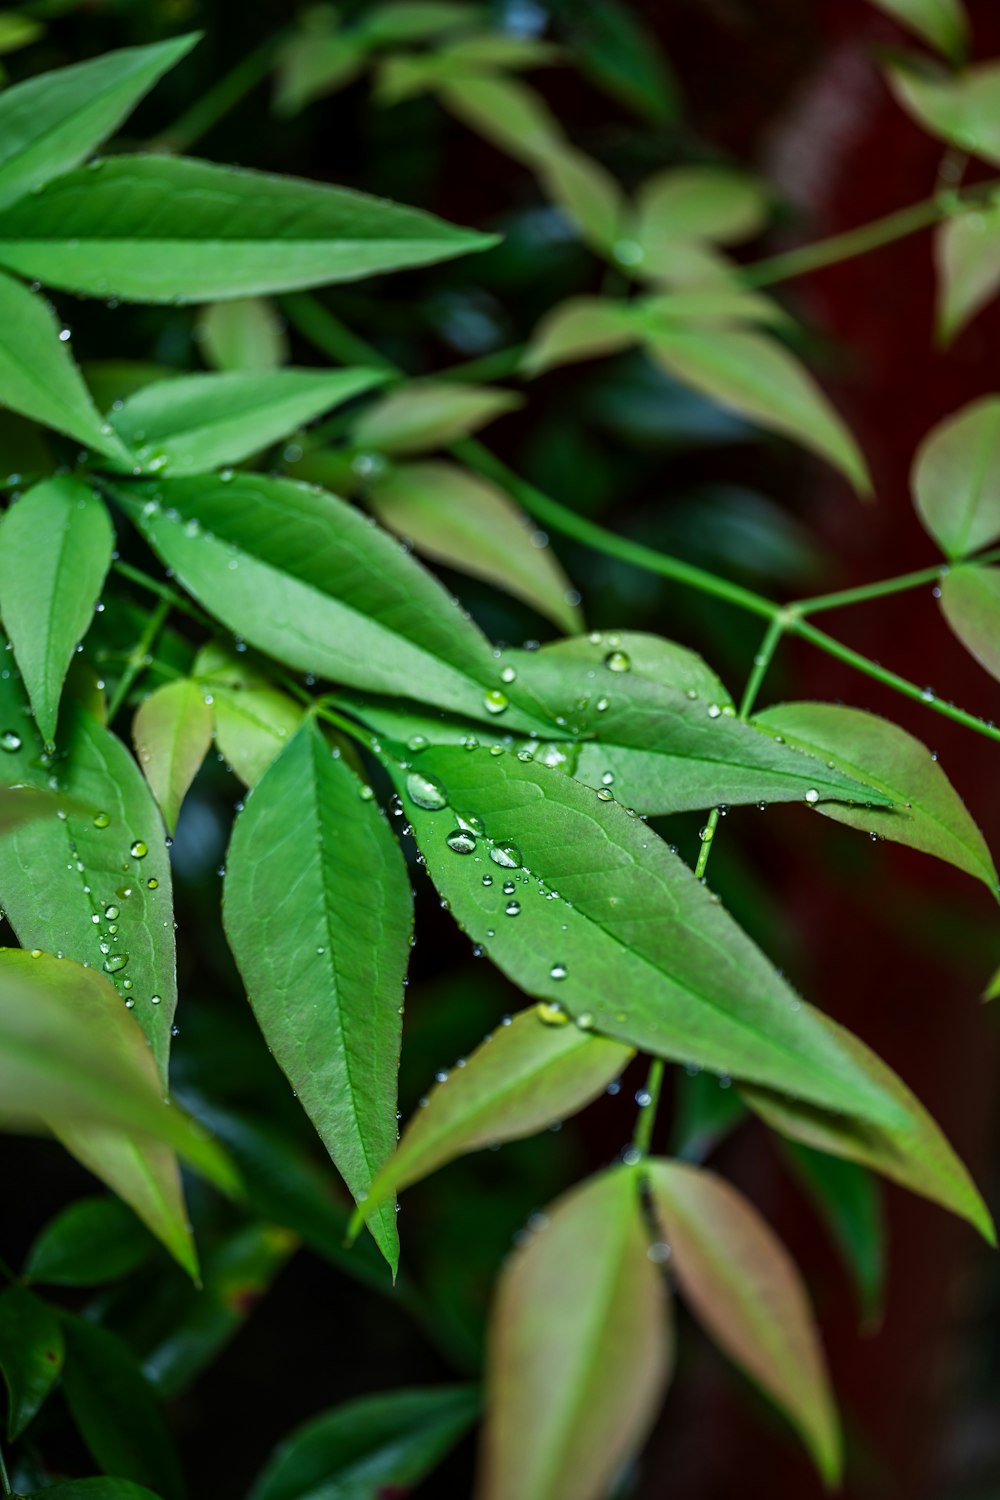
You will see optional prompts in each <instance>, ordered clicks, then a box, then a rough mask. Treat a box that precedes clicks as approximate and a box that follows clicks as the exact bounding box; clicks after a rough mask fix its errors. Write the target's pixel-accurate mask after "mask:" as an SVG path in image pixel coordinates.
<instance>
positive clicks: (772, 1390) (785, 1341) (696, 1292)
mask: <svg viewBox="0 0 1000 1500" xmlns="http://www.w3.org/2000/svg"><path fill="white" fill-rule="evenodd" d="M643 1170H644V1173H645V1175H646V1178H647V1181H648V1182H649V1187H650V1192H651V1194H652V1199H653V1208H654V1212H655V1214H656V1216H657V1218H658V1219H659V1221H660V1223H661V1225H662V1228H663V1231H664V1238H665V1239H666V1241H667V1243H668V1244H669V1246H670V1266H671V1269H672V1271H673V1273H674V1275H675V1276H676V1278H677V1283H678V1286H679V1288H680V1291H681V1293H682V1295H683V1296H684V1298H685V1299H686V1300H687V1301H688V1302H689V1303H690V1304H691V1308H692V1311H693V1312H694V1313H695V1315H696V1316H697V1318H698V1320H699V1321H700V1322H701V1323H703V1324H704V1325H705V1327H706V1328H707V1330H708V1331H709V1333H710V1334H711V1335H712V1337H713V1338H714V1339H715V1341H716V1343H718V1344H719V1345H720V1347H721V1348H722V1349H724V1350H725V1352H726V1353H727V1354H728V1355H729V1357H730V1358H731V1359H732V1360H734V1361H735V1362H736V1364H738V1365H739V1366H740V1367H741V1368H742V1369H744V1370H745V1371H746V1372H747V1374H748V1375H750V1376H751V1378H752V1379H754V1380H755V1381H756V1382H757V1383H758V1384H759V1385H760V1386H761V1387H762V1388H763V1389H764V1390H765V1391H766V1392H767V1394H768V1395H769V1396H770V1397H771V1398H772V1400H773V1401H775V1402H776V1403H777V1405H778V1406H779V1407H780V1408H781V1409H782V1410H783V1411H784V1412H785V1414H786V1415H787V1416H788V1418H789V1420H790V1421H791V1422H792V1423H793V1425H794V1426H795V1427H796V1428H797V1429H798V1431H799V1432H800V1434H801V1436H802V1438H803V1440H804V1442H805V1444H806V1446H807V1447H808V1449H809V1451H810V1452H811V1454H812V1456H813V1458H814V1460H815V1462H816V1466H817V1468H818V1469H819V1471H820V1473H821V1474H822V1475H823V1478H824V1479H825V1480H826V1481H827V1483H828V1484H832V1483H834V1482H835V1481H836V1480H837V1478H838V1476H839V1474H840V1466H841V1454H840V1433H839V1430H838V1423H837V1416H836V1410H835V1407H834V1403H833V1393H832V1391H831V1389H830V1381H829V1376H828V1374H827V1370H826V1363H825V1360H824V1358H823V1352H822V1349H821V1347H820V1342H819V1335H818V1333H817V1330H816V1326H815V1322H814V1320H813V1314H812V1310H811V1308H810V1306H809V1299H808V1297H807V1295H806V1290H805V1287H804V1285H803V1283H802V1279H801V1277H800V1275H799V1273H798V1270H797V1269H796V1266H795V1263H794V1262H793V1260H792V1259H791V1257H790V1255H789V1254H788V1251H787V1250H786V1249H785V1247H784V1246H783V1245H782V1243H781V1241H780V1240H779V1239H778V1238H777V1236H776V1235H775V1234H774V1233H773V1231H772V1230H771V1229H770V1227H769V1226H768V1225H767V1224H766V1222H765V1221H764V1220H763V1219H762V1218H761V1216H760V1215H759V1214H758V1212H757V1210H756V1209H755V1208H754V1207H753V1206H752V1204H750V1203H749V1202H748V1201H747V1199H746V1198H744V1197H743V1195H742V1194H741V1193H739V1192H737V1191H736V1189H735V1188H734V1187H732V1185H731V1184H730V1183H728V1182H726V1181H725V1180H724V1179H723V1178H721V1177H717V1176H716V1175H715V1174H714V1173H712V1172H706V1171H704V1170H703V1169H702V1168H701V1167H692V1166H687V1165H685V1164H683V1163H681V1162H675V1161H662V1160H658V1161H650V1162H648V1163H647V1164H646V1165H645V1167H644V1169H643Z"/></svg>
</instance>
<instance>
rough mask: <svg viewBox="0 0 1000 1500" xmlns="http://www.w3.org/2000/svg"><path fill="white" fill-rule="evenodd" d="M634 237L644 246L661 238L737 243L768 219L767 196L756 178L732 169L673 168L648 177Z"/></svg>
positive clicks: (641, 193)
mask: <svg viewBox="0 0 1000 1500" xmlns="http://www.w3.org/2000/svg"><path fill="white" fill-rule="evenodd" d="M636 211H637V215H638V219H637V223H636V226H635V230H634V233H635V238H636V239H637V240H638V242H639V244H640V245H642V246H643V247H644V248H645V247H646V246H647V245H649V246H650V247H651V248H652V247H653V246H655V245H656V244H657V243H658V242H659V241H660V240H669V239H688V240H690V239H695V240H714V241H716V242H717V243H718V244H720V245H730V244H738V243H739V241H740V240H747V239H750V238H751V236H752V235H755V234H758V233H759V232H760V230H761V229H762V228H763V227H764V224H765V222H766V220H767V195H766V193H765V192H764V190H763V188H762V187H761V185H760V183H758V182H757V181H756V180H755V179H754V178H753V177H750V176H749V175H748V174H747V173H745V172H737V171H733V170H732V169H731V168H728V167H673V168H671V169H670V170H669V171H666V172H657V173H656V174H655V176H653V177H647V179H646V181H645V182H644V183H643V184H642V185H641V187H640V188H639V192H638V195H637V199H636Z"/></svg>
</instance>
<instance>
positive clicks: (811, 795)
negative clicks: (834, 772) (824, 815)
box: [806, 786, 819, 803]
mask: <svg viewBox="0 0 1000 1500" xmlns="http://www.w3.org/2000/svg"><path fill="white" fill-rule="evenodd" d="M806 801H807V802H810V803H812V802H818V801H819V792H817V790H816V788H815V787H814V786H811V787H810V788H809V790H808V792H806Z"/></svg>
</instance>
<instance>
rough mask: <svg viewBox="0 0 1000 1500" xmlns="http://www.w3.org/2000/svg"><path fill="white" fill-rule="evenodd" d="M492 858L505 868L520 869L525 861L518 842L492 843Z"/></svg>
mask: <svg viewBox="0 0 1000 1500" xmlns="http://www.w3.org/2000/svg"><path fill="white" fill-rule="evenodd" d="M490 859H491V860H492V861H493V863H494V864H495V865H500V867H501V868H502V869H504V870H519V869H520V868H521V865H522V863H523V861H522V859H521V851H520V849H519V848H518V847H517V845H516V844H491V845H490Z"/></svg>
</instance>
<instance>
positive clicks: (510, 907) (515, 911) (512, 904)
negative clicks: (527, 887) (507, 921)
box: [504, 901, 521, 917]
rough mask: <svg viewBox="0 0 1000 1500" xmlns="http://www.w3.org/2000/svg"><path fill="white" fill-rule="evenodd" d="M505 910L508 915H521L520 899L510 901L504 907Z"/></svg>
mask: <svg viewBox="0 0 1000 1500" xmlns="http://www.w3.org/2000/svg"><path fill="white" fill-rule="evenodd" d="M504 911H505V912H506V914H507V916H508V917H517V916H520V914H521V903H520V901H508V902H507V905H506V906H505V907H504Z"/></svg>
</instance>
